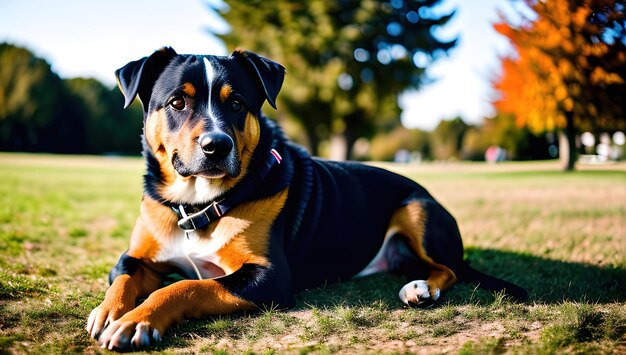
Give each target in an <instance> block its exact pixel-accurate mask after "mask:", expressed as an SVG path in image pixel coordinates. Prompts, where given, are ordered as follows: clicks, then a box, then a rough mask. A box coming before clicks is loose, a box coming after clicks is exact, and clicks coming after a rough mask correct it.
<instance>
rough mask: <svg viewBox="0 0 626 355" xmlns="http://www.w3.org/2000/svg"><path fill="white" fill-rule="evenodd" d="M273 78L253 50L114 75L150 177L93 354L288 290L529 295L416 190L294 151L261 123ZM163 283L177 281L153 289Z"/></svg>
mask: <svg viewBox="0 0 626 355" xmlns="http://www.w3.org/2000/svg"><path fill="white" fill-rule="evenodd" d="M284 75H285V69H284V67H283V66H282V65H280V64H278V63H276V62H274V61H272V60H270V59H267V58H264V57H262V56H259V55H257V54H255V53H252V52H249V51H244V50H236V51H235V52H233V53H232V55H230V56H211V55H179V54H177V53H176V52H175V51H174V50H173V49H172V48H169V47H164V48H162V49H160V50H158V51H156V52H154V53H153V54H152V55H150V56H147V57H144V58H142V59H139V60H136V61H133V62H130V63H128V64H127V65H125V66H124V67H122V68H121V69H119V70H117V71H116V77H117V79H118V86H119V88H120V90H121V92H122V93H123V95H124V98H125V103H124V104H125V107H128V106H129V105H130V104H131V103H132V102H133V101H134V99H135V98H136V97H138V98H139V100H140V101H141V104H142V106H143V112H144V118H143V119H144V130H143V135H142V143H143V155H144V158H145V161H146V165H147V171H146V174H145V175H144V195H143V198H142V201H141V207H140V214H139V218H138V219H137V222H136V224H135V226H134V228H133V231H132V234H131V237H130V245H129V248H128V250H127V251H126V252H125V253H123V254H122V256H121V257H120V259H119V261H118V263H117V265H116V266H115V267H114V268H113V269H112V271H111V273H110V275H109V281H110V287H109V288H108V290H107V291H106V296H105V298H104V300H103V302H102V303H101V304H100V305H99V306H98V307H96V308H95V309H94V310H93V311H92V312H91V314H90V315H89V319H88V321H87V331H88V333H89V334H90V335H91V337H93V338H95V339H97V340H98V342H99V344H100V346H102V347H103V348H108V349H111V350H128V349H137V348H141V347H147V346H150V345H151V344H154V343H156V342H158V341H160V340H161V337H162V336H163V334H164V333H165V332H166V330H167V329H168V327H170V326H171V325H172V324H175V323H178V322H181V321H183V320H184V319H190V318H205V317H208V316H212V315H220V314H229V313H233V312H241V311H253V310H258V309H263V308H265V307H280V308H289V307H293V306H294V305H295V295H296V294H297V292H299V291H302V290H306V289H309V288H314V287H317V286H320V285H323V284H325V283H333V282H338V281H341V280H349V279H351V278H353V277H355V276H363V275H368V274H372V273H376V272H383V271H387V272H393V273H398V274H401V275H405V276H406V277H407V278H408V280H410V282H408V283H407V284H406V285H404V287H402V288H401V290H400V292H399V297H400V300H401V301H402V302H404V303H405V304H406V305H409V306H426V305H430V304H432V303H433V302H435V301H437V299H439V297H440V296H441V293H442V292H444V291H445V290H447V289H449V288H450V287H451V286H452V285H453V284H454V283H456V282H457V281H469V282H478V283H480V286H481V287H484V288H486V289H489V290H498V291H500V290H504V291H505V292H507V294H509V295H511V296H513V297H514V298H516V299H520V300H522V299H525V298H526V297H527V294H526V291H525V290H524V289H522V288H521V287H519V286H516V285H514V284H512V283H509V282H506V281H504V280H500V279H497V278H494V277H491V276H488V275H485V274H482V273H480V272H478V271H476V270H475V269H472V268H471V267H470V266H469V265H468V264H467V263H466V262H465V261H464V260H463V244H462V241H461V237H460V234H459V230H458V227H457V224H456V221H455V219H454V218H453V217H452V216H451V215H450V213H448V212H447V211H446V210H445V209H444V208H443V207H442V206H441V205H440V204H439V203H438V202H437V201H436V200H435V199H434V198H433V197H432V196H431V195H430V194H429V193H428V192H427V191H426V190H425V189H424V188H423V187H421V186H420V185H418V184H417V183H415V182H414V181H412V180H410V179H408V178H405V177H403V176H400V175H397V174H394V173H391V172H388V171H386V170H383V169H380V168H375V167H372V166H368V165H364V164H359V163H355V162H334V161H329V160H323V159H319V158H314V157H311V156H310V155H309V154H308V153H307V152H306V150H305V149H303V148H302V147H300V146H298V145H296V144H294V143H292V142H290V141H289V140H288V139H287V138H286V137H285V135H284V134H283V132H282V131H281V129H280V128H279V127H278V126H277V125H276V124H275V123H274V122H273V121H271V120H270V119H268V118H266V117H265V116H264V115H263V114H262V113H261V106H263V104H264V102H265V101H267V102H268V103H269V104H270V105H271V106H272V107H273V108H274V109H276V99H277V95H278V93H279V91H280V89H281V86H282V84H283V79H284ZM170 274H179V275H182V277H183V278H184V279H183V280H180V281H178V282H174V283H171V284H169V285H166V286H164V284H163V283H164V280H165V278H166V275H170ZM138 299H145V300H144V301H143V302H142V303H140V304H139V305H137V300H138Z"/></svg>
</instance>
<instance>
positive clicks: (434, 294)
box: [398, 280, 440, 307]
mask: <svg viewBox="0 0 626 355" xmlns="http://www.w3.org/2000/svg"><path fill="white" fill-rule="evenodd" d="M439 294H440V290H439V289H438V288H435V289H434V290H431V289H430V287H429V286H428V282H426V281H424V280H415V281H411V282H409V283H408V284H406V285H404V287H402V289H401V290H400V293H399V294H398V296H400V300H402V302H404V304H406V305H407V306H411V307H426V306H431V305H432V304H433V303H435V301H436V300H437V299H439Z"/></svg>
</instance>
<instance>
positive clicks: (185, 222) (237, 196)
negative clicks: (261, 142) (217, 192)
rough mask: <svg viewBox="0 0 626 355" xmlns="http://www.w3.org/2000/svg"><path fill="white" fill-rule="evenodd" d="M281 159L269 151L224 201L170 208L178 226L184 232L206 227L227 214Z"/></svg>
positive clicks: (274, 152) (253, 189)
mask: <svg viewBox="0 0 626 355" xmlns="http://www.w3.org/2000/svg"><path fill="white" fill-rule="evenodd" d="M281 160H282V157H281V156H280V154H278V152H277V151H276V150H275V149H272V150H270V152H269V154H268V156H267V158H266V159H265V161H264V162H261V163H260V164H257V167H256V169H254V170H251V171H249V172H248V175H249V176H247V177H245V178H244V179H243V180H242V181H241V182H240V183H239V184H238V185H236V186H235V188H234V189H233V190H232V192H231V193H229V194H228V195H227V196H226V197H225V198H224V199H222V200H220V201H214V202H212V203H210V204H208V205H207V206H200V207H198V206H186V205H182V204H181V205H175V206H171V208H172V210H173V211H174V212H175V213H176V214H177V215H178V218H179V221H178V226H179V227H180V228H181V229H183V230H184V231H185V232H190V231H193V230H196V229H202V228H204V227H206V226H207V225H208V224H209V223H210V222H211V221H215V220H217V219H219V218H220V217H222V216H223V215H225V214H226V213H228V211H230V210H231V209H233V208H234V207H235V206H237V205H239V204H241V203H242V202H244V201H245V199H246V198H248V197H249V196H250V195H251V194H253V193H254V192H255V191H257V189H258V188H260V187H261V185H262V183H263V181H264V180H265V177H266V176H267V174H268V173H269V172H270V170H272V167H273V166H274V165H276V164H280V162H281Z"/></svg>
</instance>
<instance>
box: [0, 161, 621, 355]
mask: <svg viewBox="0 0 626 355" xmlns="http://www.w3.org/2000/svg"><path fill="white" fill-rule="evenodd" d="M387 167H389V168H390V169H392V170H396V171H399V172H401V173H403V174H406V175H407V176H409V177H411V178H413V179H415V180H417V181H418V182H420V183H421V184H422V185H424V186H425V187H426V188H427V189H429V190H430V191H431V192H432V193H433V194H434V195H435V196H436V197H437V198H438V199H439V201H440V202H441V203H443V204H444V205H445V206H446V207H447V208H448V209H449V210H450V211H451V212H452V213H453V215H454V216H455V217H456V218H457V221H458V222H459V225H460V228H461V232H462V234H463V236H464V242H465V247H466V256H467V258H468V259H469V260H470V262H471V264H472V265H473V266H474V267H476V268H478V269H480V270H483V271H485V272H489V273H492V274H494V275H497V276H500V277H503V278H506V279H508V280H511V281H514V282H516V283H518V284H520V285H522V286H524V287H526V288H527V289H528V290H529V292H530V295H531V296H530V300H529V301H528V302H526V303H523V304H517V303H513V302H511V301H510V300H508V299H506V298H504V297H502V295H498V294H491V293H489V292H485V291H482V290H480V289H477V288H476V285H473V284H460V285H456V286H455V287H454V288H453V289H452V290H451V291H450V292H448V293H447V294H445V295H444V297H443V298H442V299H441V301H440V302H439V304H438V305H437V306H435V307H432V308H429V309H409V308H406V307H403V305H402V304H401V303H400V301H399V300H398V298H397V292H398V290H399V288H400V287H401V286H402V285H403V284H404V280H403V279H401V278H399V277H396V276H390V275H374V276H372V277H368V278H364V279H359V280H354V281H350V282H346V283H343V284H340V285H327V286H325V287H323V288H320V289H315V290H310V291H309V292H305V293H303V294H301V295H300V296H299V298H298V301H299V302H298V305H297V307H296V308H295V309H293V310H290V311H275V310H267V311H264V312H258V313H253V314H245V315H234V316H222V317H217V318H214V319H209V320H204V321H189V322H187V323H185V324H182V325H178V326H176V327H174V328H172V329H171V330H170V331H169V332H168V334H167V335H166V337H165V338H164V341H163V342H162V343H161V344H160V345H158V346H156V347H154V348H153V349H152V351H165V352H168V353H258V354H262V353H308V352H314V353H337V352H341V353H368V352H369V353H407V352H409V353H410V352H418V353H441V352H451V353H464V354H467V353H476V354H483V353H501V352H513V353H554V352H559V353H560V352H564V351H573V352H594V353H625V352H626V165H624V164H617V165H607V166H594V167H589V166H587V167H585V166H582V167H581V169H580V171H577V172H575V173H561V172H559V170H558V164H557V163H556V162H542V163H506V164H501V165H496V166H491V165H486V164H479V163H455V164H446V165H443V164H424V165H412V166H406V165H387ZM142 173H143V162H142V161H141V160H140V159H138V158H109V157H62V156H42V155H22V154H0V354H2V353H59V354H65V353H68V352H88V353H94V352H95V353H98V352H105V351H103V350H100V349H99V348H98V347H97V346H96V344H95V342H94V341H92V340H91V339H89V337H88V336H87V333H86V332H85V331H84V327H85V324H86V319H87V316H88V315H89V312H90V311H91V309H92V308H93V307H95V306H96V305H98V304H99V302H100V301H101V300H102V298H103V297H104V292H105V290H106V287H107V282H106V275H107V273H108V271H109V269H110V268H111V266H112V265H113V264H114V263H115V262H116V260H117V257H118V256H119V254H120V253H122V252H123V251H124V250H125V249H126V246H127V243H128V236H129V232H130V230H131V228H132V225H133V223H134V220H135V218H136V217H137V214H138V209H139V201H140V199H141V192H142V181H141V175H142Z"/></svg>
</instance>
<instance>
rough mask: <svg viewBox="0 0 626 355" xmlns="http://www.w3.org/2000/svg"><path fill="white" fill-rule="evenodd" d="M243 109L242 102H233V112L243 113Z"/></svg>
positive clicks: (231, 105) (231, 104)
mask: <svg viewBox="0 0 626 355" xmlns="http://www.w3.org/2000/svg"><path fill="white" fill-rule="evenodd" d="M242 109H243V103H241V101H239V100H233V101H232V102H231V103H230V110H231V111H233V112H241V110H242Z"/></svg>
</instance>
